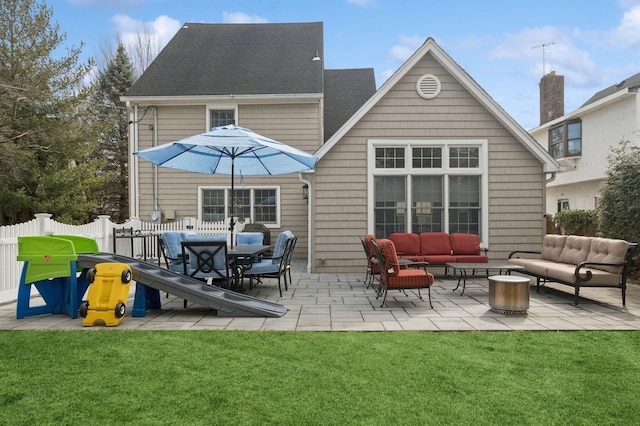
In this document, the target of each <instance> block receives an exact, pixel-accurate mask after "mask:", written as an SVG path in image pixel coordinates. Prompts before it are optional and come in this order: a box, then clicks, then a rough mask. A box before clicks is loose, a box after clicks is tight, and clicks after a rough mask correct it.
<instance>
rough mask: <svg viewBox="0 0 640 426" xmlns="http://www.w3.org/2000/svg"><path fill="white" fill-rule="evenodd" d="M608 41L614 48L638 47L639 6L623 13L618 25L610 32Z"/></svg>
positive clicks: (639, 30) (639, 29)
mask: <svg viewBox="0 0 640 426" xmlns="http://www.w3.org/2000/svg"><path fill="white" fill-rule="evenodd" d="M610 41H611V43H612V44H613V46H616V47H633V46H638V45H640V6H636V7H633V8H631V9H629V10H628V11H626V12H625V13H624V15H623V17H622V21H621V22H620V25H618V26H617V27H616V28H614V29H613V31H612V32H611V37H610Z"/></svg>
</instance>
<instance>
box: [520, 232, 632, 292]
mask: <svg viewBox="0 0 640 426" xmlns="http://www.w3.org/2000/svg"><path fill="white" fill-rule="evenodd" d="M637 247H638V244H637V243H628V242H627V241H624V240H616V239H609V238H597V237H583V236H577V235H569V236H567V235H554V234H547V235H545V236H544V239H543V242H542V249H541V250H540V251H513V252H511V253H510V254H509V262H510V263H514V264H516V265H520V266H523V267H524V269H522V270H520V269H519V270H518V273H523V274H527V275H530V276H533V277H536V290H537V291H538V292H539V291H540V284H541V283H544V282H546V281H551V282H557V283H561V284H565V285H568V286H571V287H573V288H574V289H575V300H574V303H575V304H576V305H577V304H578V296H579V293H580V288H581V287H613V288H619V289H620V290H621V291H622V304H623V305H624V304H625V303H626V290H627V274H628V271H629V264H630V262H631V258H632V256H633V252H634V251H635V249H636V248H637ZM534 255H535V258H533V257H532V256H534Z"/></svg>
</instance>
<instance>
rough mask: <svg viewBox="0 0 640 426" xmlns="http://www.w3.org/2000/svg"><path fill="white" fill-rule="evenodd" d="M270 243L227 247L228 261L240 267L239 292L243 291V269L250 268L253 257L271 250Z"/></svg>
mask: <svg viewBox="0 0 640 426" xmlns="http://www.w3.org/2000/svg"><path fill="white" fill-rule="evenodd" d="M271 249H272V247H271V246H270V245H249V244H242V245H239V246H238V245H237V246H234V247H233V248H230V247H229V248H228V249H227V258H228V259H229V263H230V264H231V263H233V264H234V265H238V266H239V267H240V292H242V291H243V288H242V282H243V281H244V271H246V270H249V269H251V265H252V263H253V260H252V259H254V258H256V257H258V256H260V255H261V254H264V253H265V252H267V251H269V250H271Z"/></svg>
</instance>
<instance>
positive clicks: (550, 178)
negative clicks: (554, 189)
mask: <svg viewBox="0 0 640 426" xmlns="http://www.w3.org/2000/svg"><path fill="white" fill-rule="evenodd" d="M554 180H556V172H553V173H551V176H549V177H548V178H547V181H546V183H551V182H553V181H554Z"/></svg>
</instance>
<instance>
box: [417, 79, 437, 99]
mask: <svg viewBox="0 0 640 426" xmlns="http://www.w3.org/2000/svg"><path fill="white" fill-rule="evenodd" d="M440 88H441V86H440V80H439V79H438V77H436V76H435V75H433V74H425V75H423V76H422V77H420V78H419V79H418V82H417V83H416V90H417V91H418V94H419V95H420V96H422V97H423V98H425V99H433V98H435V97H436V96H438V95H439V94H440Z"/></svg>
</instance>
